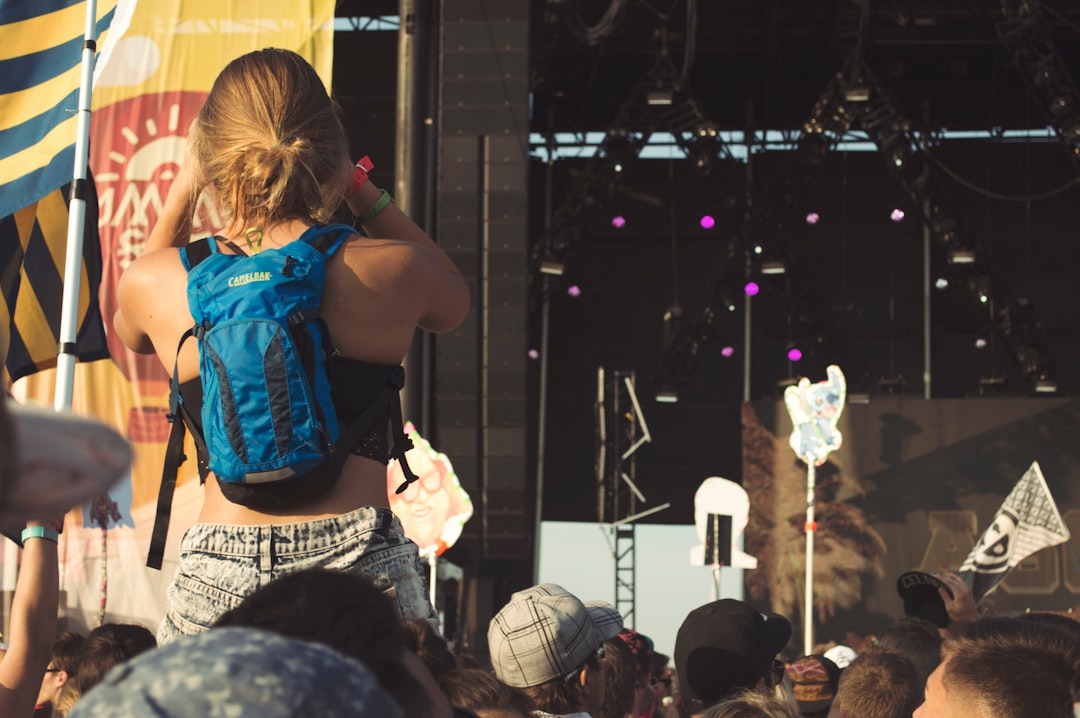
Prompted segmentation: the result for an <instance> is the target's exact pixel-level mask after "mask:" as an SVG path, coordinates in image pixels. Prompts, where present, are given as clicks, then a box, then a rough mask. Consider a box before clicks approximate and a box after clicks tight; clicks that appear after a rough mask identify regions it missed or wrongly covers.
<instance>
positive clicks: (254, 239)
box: [244, 227, 263, 252]
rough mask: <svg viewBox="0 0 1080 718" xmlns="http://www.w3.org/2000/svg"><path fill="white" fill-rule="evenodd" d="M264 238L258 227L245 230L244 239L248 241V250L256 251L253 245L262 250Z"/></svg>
mask: <svg viewBox="0 0 1080 718" xmlns="http://www.w3.org/2000/svg"><path fill="white" fill-rule="evenodd" d="M262 238H263V235H262V230H261V229H259V228H258V227H248V228H247V229H245V230H244V239H246V240H247V246H248V250H249V251H251V252H254V251H255V249H254V247H253V246H252V244H253V243H254V246H255V247H258V248H259V249H262Z"/></svg>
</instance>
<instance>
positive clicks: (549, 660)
mask: <svg viewBox="0 0 1080 718" xmlns="http://www.w3.org/2000/svg"><path fill="white" fill-rule="evenodd" d="M616 619H617V620H616ZM621 630H622V620H621V617H620V616H619V614H618V612H616V611H615V609H614V608H613V607H612V606H611V605H610V604H607V603H604V602H603V601H589V602H586V603H583V602H582V601H581V600H580V599H579V598H578V597H577V596H575V595H573V594H572V593H570V592H569V591H567V590H566V589H565V588H563V587H562V586H558V585H556V584H553V583H545V584H540V585H539V586H533V587H532V588H527V589H525V590H524V591H518V592H517V593H515V594H514V595H513V596H511V597H510V602H509V603H507V604H506V605H505V606H503V607H502V609H500V610H499V612H498V613H497V614H495V617H494V618H492V619H491V623H490V624H489V626H488V650H489V652H490V654H491V665H492V668H493V669H494V671H495V677H496V678H498V679H499V680H500V681H502V682H503V683H505V684H506V685H508V686H510V687H511V688H519V689H521V690H522V691H523V692H524V693H525V694H526V695H527V696H528V697H529V698H530V699H531V700H532V702H533V704H534V705H535V706H536V710H535V711H533V713H532V716H534V718H536V717H546V716H560V717H562V718H597V717H598V716H599V715H600V710H601V707H602V706H603V704H604V691H605V683H606V676H605V672H604V662H603V657H604V650H605V648H604V642H605V641H607V640H608V639H611V638H614V637H615V636H616V635H618V633H619V631H621Z"/></svg>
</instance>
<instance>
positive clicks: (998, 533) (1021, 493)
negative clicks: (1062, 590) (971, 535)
mask: <svg viewBox="0 0 1080 718" xmlns="http://www.w3.org/2000/svg"><path fill="white" fill-rule="evenodd" d="M1069 538H1070V535H1069V528H1068V527H1067V526H1066V525H1065V522H1064V521H1063V520H1062V519H1061V513H1060V512H1059V511H1058V508H1057V505H1056V504H1055V503H1054V497H1053V496H1051V495H1050V488H1049V487H1048V486H1047V485H1046V478H1045V477H1043V473H1042V470H1041V469H1040V468H1039V462H1037V461H1034V462H1032V464H1031V466H1030V467H1029V468H1028V470H1027V471H1025V472H1024V475H1023V476H1022V477H1021V478H1020V481H1019V482H1018V483H1017V484H1016V486H1014V487H1013V490H1012V491H1011V492H1010V493H1009V495H1008V497H1006V499H1005V503H1003V504H1002V505H1001V508H1000V509H998V511H997V513H996V514H995V515H994V520H993V521H991V522H990V526H989V527H987V529H986V531H984V532H983V535H982V536H980V537H979V541H978V543H976V544H975V548H973V549H972V550H971V553H970V554H968V557H967V558H966V559H964V563H963V565H961V566H960V575H961V576H962V577H963V578H964V580H965V581H967V583H968V585H969V586H971V591H972V594H974V596H975V600H976V601H978V600H979V599H980V598H982V597H983V596H985V595H986V594H988V593H990V591H993V590H994V589H995V588H997V586H998V584H1000V583H1001V582H1002V581H1003V580H1004V579H1005V576H1006V575H1008V573H1009V571H1011V570H1012V569H1013V568H1015V567H1016V566H1017V565H1019V564H1020V562H1021V561H1023V560H1024V559H1025V558H1027V557H1028V556H1030V555H1031V554H1033V553H1035V552H1036V551H1039V550H1041V549H1044V548H1048V547H1050V546H1057V545H1058V544H1059V543H1064V542H1066V541H1068V540H1069Z"/></svg>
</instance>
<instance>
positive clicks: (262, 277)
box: [229, 272, 270, 287]
mask: <svg viewBox="0 0 1080 718" xmlns="http://www.w3.org/2000/svg"><path fill="white" fill-rule="evenodd" d="M269 281H270V272H248V273H247V274H237V275H236V276H235V277H229V286H230V287H239V286H240V285H241V284H247V283H248V282H269Z"/></svg>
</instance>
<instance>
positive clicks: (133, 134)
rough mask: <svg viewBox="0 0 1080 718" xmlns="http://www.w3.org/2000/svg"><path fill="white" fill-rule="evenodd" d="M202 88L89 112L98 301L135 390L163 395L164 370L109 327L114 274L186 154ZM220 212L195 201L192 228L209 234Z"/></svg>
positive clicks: (141, 240)
mask: <svg viewBox="0 0 1080 718" xmlns="http://www.w3.org/2000/svg"><path fill="white" fill-rule="evenodd" d="M205 100H206V93H205V92H180V91H177V92H167V93H159V94H146V95H140V96H139V97H135V98H132V99H129V100H124V101H122V102H117V103H115V104H113V105H109V106H108V107H105V108H102V109H100V110H97V111H95V112H94V116H93V137H94V142H93V144H92V146H91V155H90V164H91V167H92V168H93V170H94V179H95V181H96V183H97V190H98V197H99V200H98V201H99V215H98V216H99V219H98V228H99V230H100V234H101V250H102V261H103V271H102V282H101V308H102V314H103V315H104V319H105V325H106V329H107V331H108V342H109V350H110V352H111V354H112V358H113V361H114V362H116V364H117V366H118V367H119V368H120V370H121V371H122V372H123V373H124V376H125V377H127V379H128V380H129V381H131V382H132V383H134V384H135V385H136V387H137V389H138V391H139V393H140V394H141V395H153V394H161V393H163V392H164V391H165V388H166V386H167V384H168V376H167V374H166V372H165V370H164V369H162V367H161V364H160V363H159V361H158V359H157V357H156V356H153V355H140V354H135V353H134V352H132V351H131V350H129V349H128V348H127V347H125V346H124V345H123V342H121V341H120V339H119V337H117V336H116V332H115V331H114V329H113V316H114V315H115V313H116V309H117V297H116V286H117V282H118V281H119V279H120V275H121V274H122V273H123V272H124V270H125V269H127V267H128V266H129V265H130V264H131V263H132V262H133V261H135V259H136V258H138V257H139V255H141V254H142V251H143V248H144V247H145V245H146V240H147V238H148V237H149V236H150V231H151V230H152V229H153V227H154V223H155V222H157V219H158V216H159V215H160V213H161V210H162V207H163V206H164V203H165V197H166V196H167V194H168V190H169V185H170V184H171V182H172V180H173V178H174V177H175V176H176V173H177V170H178V169H179V167H180V163H181V161H182V160H183V158H184V154H185V149H186V145H187V132H188V127H189V126H190V125H191V122H192V120H193V119H194V118H195V116H196V115H197V114H198V112H199V109H200V108H201V107H202V105H203V102H204V101H205ZM219 225H220V215H219V214H218V212H217V210H216V208H215V207H214V206H213V205H212V204H211V203H210V202H207V201H202V202H200V203H199V212H198V213H197V216H196V217H195V220H194V226H193V231H194V232H199V233H202V234H208V233H210V232H212V231H213V230H214V229H217V228H218V227H219Z"/></svg>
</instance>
